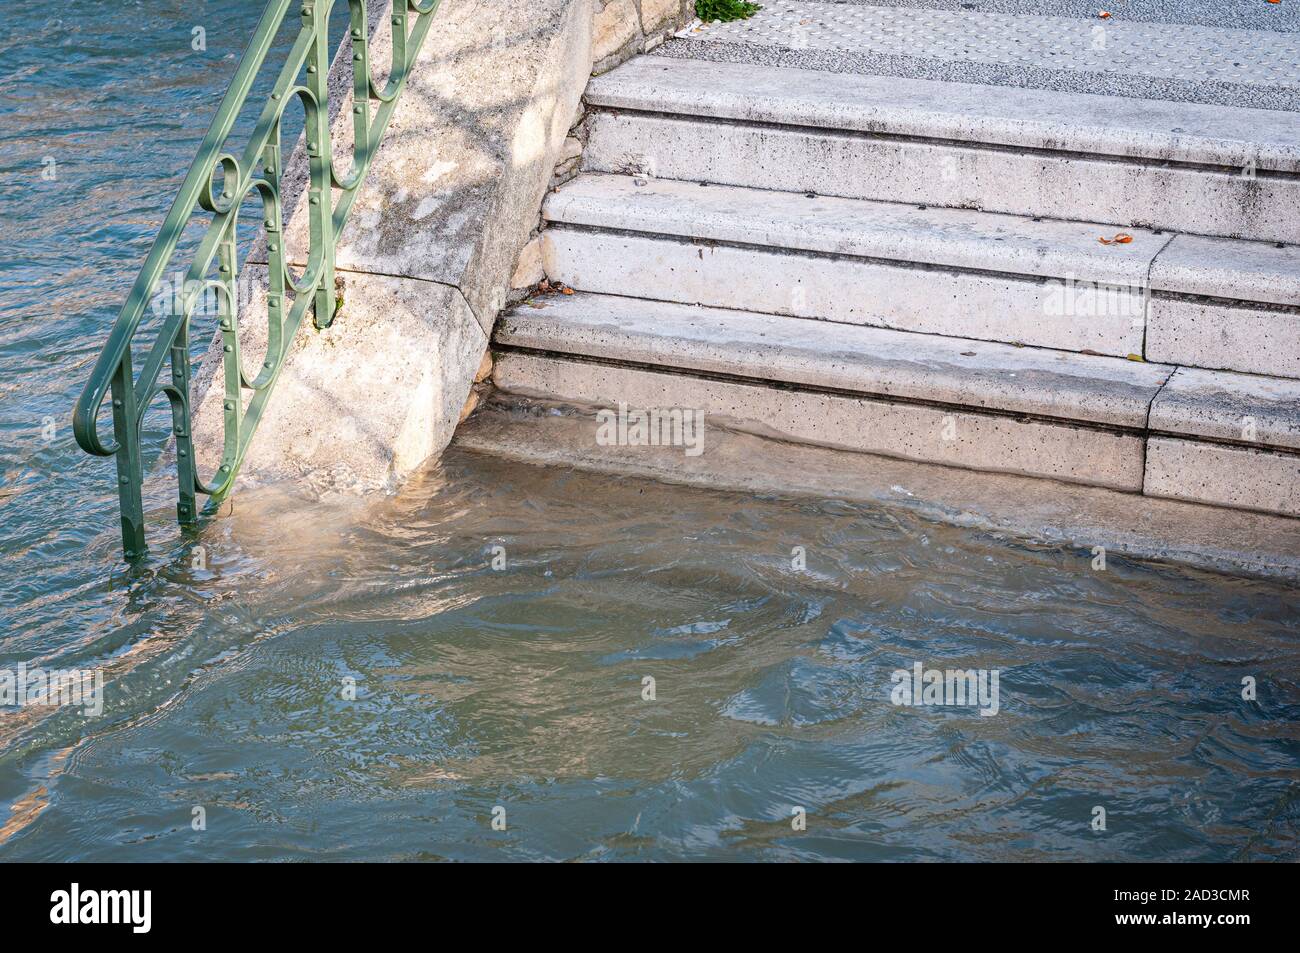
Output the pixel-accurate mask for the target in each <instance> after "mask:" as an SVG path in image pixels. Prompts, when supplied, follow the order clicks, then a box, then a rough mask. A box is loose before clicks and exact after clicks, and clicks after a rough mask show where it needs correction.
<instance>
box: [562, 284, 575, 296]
mask: <svg viewBox="0 0 1300 953" xmlns="http://www.w3.org/2000/svg"><path fill="white" fill-rule="evenodd" d="M560 294H566V295H571V294H573V289H572V288H570V287H568V286H567V285H566V286H565V287H563V288H561V289H560Z"/></svg>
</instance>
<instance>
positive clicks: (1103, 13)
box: [1097, 0, 1273, 20]
mask: <svg viewBox="0 0 1300 953" xmlns="http://www.w3.org/2000/svg"><path fill="white" fill-rule="evenodd" d="M1269 2H1270V3H1272V2H1273V0H1269ZM1097 16H1099V17H1101V18H1102V19H1103V20H1109V19H1110V14H1109V13H1108V12H1106V11H1105V10H1098V11H1097Z"/></svg>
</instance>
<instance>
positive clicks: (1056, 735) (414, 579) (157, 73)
mask: <svg viewBox="0 0 1300 953" xmlns="http://www.w3.org/2000/svg"><path fill="white" fill-rule="evenodd" d="M260 7H261V4H260V3H257V2H253V0H249V2H244V3H240V2H234V0H224V2H208V3H180V2H161V3H159V2H152V3H133V2H121V0H119V2H112V3H109V2H94V0H88V2H83V3H79V4H77V5H76V8H75V13H74V12H73V10H72V8H68V9H66V10H64V9H61V8H60V9H57V10H56V9H55V8H51V7H49V6H48V5H36V4H22V5H19V4H11V5H8V6H6V9H5V13H4V17H3V19H2V20H0V71H2V74H3V77H4V80H3V85H4V88H5V90H6V94H5V96H3V97H0V673H3V672H5V671H9V672H16V671H18V670H19V667H20V666H28V667H29V668H35V667H42V668H44V669H87V670H92V671H95V672H98V673H99V674H100V676H101V677H102V678H103V693H102V702H103V705H102V710H100V711H98V712H95V713H92V714H91V715H90V716H86V715H85V714H83V712H82V711H81V709H79V708H76V707H72V706H64V707H59V708H51V707H47V706H42V705H17V704H10V705H6V706H4V707H2V708H0V860H300V859H301V860H356V859H461V860H465V859H477V860H497V859H587V860H625V859H686V858H689V859H705V858H709V859H748V860H759V859H862V860H992V859H997V860H1041V859H1052V860H1119V859H1159V860H1237V859H1241V860H1260V859H1263V860H1268V859H1278V860H1280V859H1287V860H1295V859H1297V853H1298V851H1297V825H1298V824H1300V761H1298V758H1300V724H1298V719H1300V685H1298V684H1297V672H1300V665H1298V664H1297V663H1298V662H1300V611H1298V610H1300V593H1297V591H1296V590H1295V589H1294V588H1289V587H1287V586H1284V585H1281V584H1278V583H1271V582H1262V581H1257V580H1250V579H1237V578H1230V577H1226V576H1218V575H1213V574H1208V573H1201V572H1196V571H1192V570H1185V569H1179V568H1173V567H1168V566H1156V565H1142V564H1136V563H1131V562H1127V561H1125V560H1122V559H1112V560H1111V561H1110V564H1109V566H1108V568H1107V570H1106V571H1105V572H1096V571H1093V570H1092V569H1091V567H1090V557H1089V556H1088V554H1086V553H1080V552H1077V551H1072V550H1066V549H1056V548H1038V547H1032V546H1027V545H1022V544H1016V543H1012V542H1008V541H1005V540H1000V539H994V538H989V537H987V536H982V535H980V534H977V533H974V532H971V531H967V530H959V529H953V528H946V527H942V526H936V525H933V524H930V523H927V522H924V521H922V520H920V519H917V518H915V517H912V516H910V515H907V514H899V513H892V512H887V511H882V510H879V509H875V508H871V507H867V506H859V505H850V504H847V503H843V502H837V501H834V500H783V499H757V498H754V497H750V496H745V495H739V494H729V493H721V492H710V491H706V490H695V489H684V488H679V487H668V486H662V485H657V484H653V483H644V482H638V481H633V480H619V479H614V478H611V477H602V476H596V475H585V474H578V473H570V472H565V471H561V470H550V469H542V468H533V467H528V466H523V465H519V464H510V463H504V462H500V461H496V460H493V459H491V458H487V457H482V456H476V455H473V454H469V453H466V452H463V451H453V452H451V453H450V454H448V455H447V456H446V457H445V458H444V459H443V460H442V461H441V462H439V463H438V464H436V465H431V466H430V467H429V468H428V470H427V471H426V472H424V473H422V474H421V475H420V476H419V477H418V478H417V479H415V480H413V481H412V482H411V483H410V484H409V485H407V486H405V487H403V489H402V490H401V492H399V493H397V494H395V495H392V496H388V497H384V498H381V499H378V500H371V501H368V502H366V503H361V502H359V501H357V500H353V499H349V498H346V497H326V498H322V499H316V500H311V501H304V500H301V499H298V498H289V497H286V496H285V495H283V494H282V493H280V492H278V491H275V490H265V491H259V492H248V493H241V494H239V495H237V496H236V497H235V500H234V503H233V510H232V511H231V512H227V513H225V514H223V515H222V516H221V517H220V518H219V519H218V520H216V521H214V522H213V523H212V524H210V525H209V526H208V527H207V528H205V529H204V530H203V531H202V532H201V533H199V534H198V535H197V536H195V537H192V538H182V537H181V536H180V535H179V534H178V533H177V531H176V530H175V528H174V527H173V526H170V525H169V519H170V516H169V513H170V511H171V507H172V501H171V499H170V497H169V494H170V492H171V490H170V487H169V486H168V484H167V481H166V479H158V480H155V481H154V482H153V483H152V484H151V486H150V491H149V493H150V495H149V507H150V513H151V526H150V531H151V540H152V542H153V544H154V553H153V557H152V558H151V560H150V561H149V563H148V564H147V565H146V566H144V567H143V568H142V569H140V570H138V571H134V572H131V571H128V570H126V569H125V568H124V567H123V565H122V564H121V563H120V562H119V557H118V538H117V519H116V500H115V497H114V495H113V485H112V473H111V464H110V463H109V462H107V461H104V460H97V459H92V458H89V457H87V456H85V455H84V454H82V453H81V452H80V451H79V450H78V449H77V448H76V446H75V444H74V442H73V440H72V435H71V431H70V428H69V425H68V419H69V410H70V407H71V405H72V402H73V401H74V399H75V397H76V395H77V393H78V391H79V389H80V387H81V386H82V384H83V383H84V380H85V377H86V375H87V374H88V372H89V369H90V364H91V362H92V360H93V358H94V356H95V354H96V353H97V351H98V348H99V347H100V346H101V344H102V341H103V337H104V334H105V333H106V331H107V328H108V327H109V325H110V323H111V321H112V318H113V316H114V315H115V313H116V309H117V307H118V306H119V305H120V303H121V300H122V298H123V297H124V295H125V293H126V290H127V288H128V286H129V284H130V282H131V280H132V279H133V278H134V275H135V271H136V269H137V268H138V266H139V262H140V260H141V259H142V257H143V255H144V253H145V251H146V249H147V245H148V242H149V241H150V240H151V239H152V236H153V234H154V231H155V230H156V228H157V226H158V224H159V222H160V221H161V218H162V215H163V214H164V213H165V210H166V207H167V204H168V203H169V201H170V199H171V196H172V192H173V190H174V188H175V187H176V185H177V183H178V181H179V178H180V176H181V174H182V173H183V171H184V169H185V168H186V166H187V164H188V162H189V159H190V157H191V155H192V153H193V150H194V148H195V146H196V144H197V141H198V139H199V137H200V136H201V134H202V131H203V127H204V125H205V123H206V120H207V118H208V116H209V115H210V112H211V109H212V108H213V104H214V103H215V100H216V97H217V96H218V95H219V93H220V91H221V90H222V89H223V88H224V86H225V83H226V81H227V79H228V77H229V75H230V73H231V72H232V71H233V68H234V65H235V60H236V57H237V55H238V51H239V48H240V44H242V42H243V41H244V39H245V38H246V37H247V35H248V33H249V31H250V30H251V27H252V24H253V21H254V20H255V18H256V16H257V14H258V12H259V11H260ZM52 10H54V11H55V13H56V14H57V15H55V16H52V15H51V11H52ZM195 25H204V26H205V27H206V42H207V50H206V51H204V52H203V53H202V54H200V53H198V52H196V51H194V50H192V49H191V37H192V28H193V27H194V26H195ZM33 35H40V36H45V37H48V38H49V40H48V42H46V43H44V44H43V45H42V46H39V47H38V46H33V45H32V44H29V43H28V42H27V38H28V37H29V36H33ZM48 158H53V159H54V162H55V168H56V169H57V175H56V176H55V177H54V178H52V179H49V178H46V177H44V176H43V175H42V172H43V170H45V169H47V168H49V163H48V162H47V161H46V160H47V159H48ZM199 547H201V549H200V548H199ZM794 547H802V548H803V552H804V554H805V558H806V565H803V564H797V563H796V561H795V560H793V559H792V555H791V554H792V550H793V549H794ZM917 663H921V665H922V668H923V669H931V668H933V669H940V670H944V669H962V670H976V671H980V672H984V673H986V674H988V673H996V674H997V677H998V682H997V684H998V692H999V695H998V705H997V708H998V710H997V714H996V715H993V716H982V715H981V714H980V713H979V708H978V707H977V706H971V705H964V706H953V705H924V706H906V705H897V704H894V703H893V702H894V698H893V697H892V696H893V692H894V690H895V689H896V688H897V687H898V685H899V684H900V682H899V681H898V680H897V679H896V677H895V675H894V673H895V672H899V671H902V672H904V673H909V672H911V671H912V670H913V666H914V665H915V664H917ZM1246 678H1249V679H1253V680H1254V684H1255V685H1256V691H1257V696H1256V697H1255V698H1254V699H1253V700H1249V699H1246V698H1243V679H1246ZM647 679H653V698H651V697H649V696H650V694H651V692H650V690H649V688H650V684H651V683H649V682H647ZM1098 808H1101V809H1103V810H1104V812H1105V821H1106V825H1105V830H1099V829H1096V821H1097V818H1098V817H1099V815H1098V813H1097V809H1098ZM799 811H803V812H804V815H803V816H804V817H805V818H806V825H804V827H805V829H797V828H798V827H800V825H799V824H798V823H796V822H797V821H799V819H800V815H799V813H798V812H799ZM494 819H496V820H497V822H498V823H497V824H496V825H495V826H494V824H493V821H494Z"/></svg>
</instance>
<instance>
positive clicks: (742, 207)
mask: <svg viewBox="0 0 1300 953" xmlns="http://www.w3.org/2000/svg"><path fill="white" fill-rule="evenodd" d="M544 216H545V218H546V219H547V220H548V222H549V223H550V227H549V228H548V229H547V230H546V231H545V232H544V233H543V255H544V259H545V267H546V271H547V274H548V275H549V276H550V277H551V278H552V279H556V280H559V281H563V282H565V283H566V284H569V285H571V286H572V287H574V288H578V289H580V290H585V291H592V292H598V293H605V294H627V295H637V296H641V297H647V298H656V299H661V300H668V301H678V302H683V303H688V304H704V305H709V306H717V307H728V308H733V309H743V310H749V311H759V312H767V313H772V314H786V315H791V316H795V317H807V318H820V319H826V320H832V321H838V322H843V323H849V324H863V325H871V326H877V327H889V328H895V329H898V330H905V331H917V332H922V333H929V334H943V335H948V336H953V337H967V338H972V339H976V340H988V341H1001V342H1005V343H1015V344H1027V345H1033V346H1039V347H1050V348H1056V349H1060V350H1069V351H1087V352H1095V353H1098V354H1105V355H1111V356H1118V357H1127V356H1128V355H1131V354H1136V355H1142V354H1143V348H1144V341H1146V342H1148V343H1154V345H1157V346H1158V351H1156V350H1151V351H1150V352H1149V353H1148V354H1147V355H1146V356H1147V357H1148V358H1150V359H1154V358H1155V357H1157V356H1159V357H1160V358H1161V359H1162V360H1166V361H1169V362H1171V363H1173V362H1178V361H1180V360H1181V361H1185V362H1187V363H1196V364H1204V365H1206V366H1211V367H1219V368H1227V369H1232V370H1241V371H1247V372H1259V373H1274V374H1295V375H1296V376H1300V308H1297V307H1296V306H1295V305H1292V304H1285V303H1283V302H1285V301H1287V300H1291V301H1295V302H1300V250H1297V249H1293V248H1284V249H1277V248H1274V247H1273V246H1271V245H1268V244H1264V243H1243V242H1240V241H1235V240H1229V239H1203V238H1191V237H1189V236H1170V235H1158V234H1155V233H1153V232H1150V231H1146V230H1141V229H1136V230H1132V231H1130V234H1131V235H1132V238H1133V240H1132V241H1131V242H1130V243H1128V244H1112V245H1103V244H1102V243H1101V242H1100V241H1099V238H1101V237H1104V236H1108V235H1112V234H1113V230H1112V229H1110V228H1109V227H1107V226H1104V225H1099V224H1096V223H1079V222H1063V221H1055V220H1042V221H1035V220H1032V219H1028V218H1024V217H1022V216H1011V215H999V214H993V213H986V212H971V211H966V210H961V209H944V208H918V207H915V206H910V205H903V204H899V203H892V202H875V201H867V200H860V199H844V198H836V197H828V196H811V197H810V196H807V195H803V194H798V193H790V192H781V191H766V190H757V189H747V188H735V187H729V186H717V185H708V186H703V185H700V184H697V183H687V182H681V181H675V180H665V179H649V178H644V177H636V176H615V175H601V174H590V175H583V176H580V177H579V178H578V179H576V180H574V181H573V182H571V183H569V184H568V185H566V186H565V187H563V188H561V189H560V190H559V191H557V192H555V193H553V194H552V195H551V196H550V197H549V198H548V199H547V202H546V204H545V207H544ZM1166 250H1168V251H1169V252H1170V253H1171V254H1170V258H1169V265H1168V267H1163V265H1162V263H1163V262H1164V255H1165V254H1166ZM1148 276H1153V277H1152V278H1151V279H1150V280H1151V282H1152V283H1153V284H1155V286H1156V288H1157V290H1156V291H1154V292H1149V290H1148V280H1149V279H1148ZM1211 295H1213V296H1214V297H1211ZM1243 296H1252V297H1253V298H1254V299H1258V300H1244V299H1243ZM1148 323H1150V327H1148Z"/></svg>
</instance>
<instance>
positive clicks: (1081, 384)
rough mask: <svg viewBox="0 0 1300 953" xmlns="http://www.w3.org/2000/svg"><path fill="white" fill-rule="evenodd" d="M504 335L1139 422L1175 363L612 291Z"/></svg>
mask: <svg viewBox="0 0 1300 953" xmlns="http://www.w3.org/2000/svg"><path fill="white" fill-rule="evenodd" d="M495 340H496V341H497V343H499V344H503V345H508V346H514V347H522V348H530V349H535V350H541V351H547V352H553V353H558V354H566V355H574V356H582V357H591V358H599V359H604V360H616V361H624V362H632V363H637V364H644V365H651V366H655V367H662V368H676V369H679V370H690V371H696V372H704V373H718V374H727V375H733V376H738V377H745V378H752V379H757V380H762V381H772V382H779V383H785V384H795V385H804V386H807V387H815V388H822V389H829V390H835V391H845V392H850V393H853V394H861V395H873V396H883V397H893V398H899V399H905V400H914V401H923V402H927V403H936V404H944V405H954V406H961V407H973V408H982V409H985V410H990V411H996V412H1000V413H1006V414H1019V415H1036V416H1044V417H1052V418H1057V419H1065V420H1070V421H1081V422H1088V423H1094V424H1103V425H1111V426H1119V427H1130V428H1143V427H1145V425H1146V421H1147V410H1148V408H1149V407H1150V405H1151V401H1152V399H1153V398H1155V396H1156V394H1157V393H1158V392H1159V390H1160V387H1161V385H1162V384H1163V383H1164V382H1165V380H1166V379H1167V378H1168V376H1169V374H1170V373H1171V371H1172V370H1173V369H1172V368H1170V367H1167V366H1165V365H1158V364H1146V363H1141V362H1135V361H1128V360H1124V359H1117V358H1108V357H1099V356H1092V355H1086V354H1077V353H1072V352H1067V351H1053V350H1047V349H1044V348H1020V347H1014V346H1012V345H1006V344H994V343H989V342H985V341H971V340H967V339H962V338H949V337H942V336H939V335H931V334H916V333H911V332H906V331H893V330H888V329H883V328H870V327H862V326H858V325H847V324H836V323H831V322H828V321H816V320H809V319H801V318H788V317H778V316H774V315H766V314H754V313H750V312H744V311H730V310H725V309H720V308H704V307H697V306H693V305H682V304H671V303H667V302H662V301H648V300H642V299H637V298H624V297H616V296H613V295H600V294H583V293H578V294H575V295H572V296H552V297H546V298H542V299H538V300H537V301H534V302H533V304H531V305H529V304H523V305H520V306H518V307H516V308H514V309H513V310H512V311H510V312H508V313H507V314H506V315H504V316H503V317H502V318H501V320H500V321H498V323H497V328H496V332H495Z"/></svg>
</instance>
